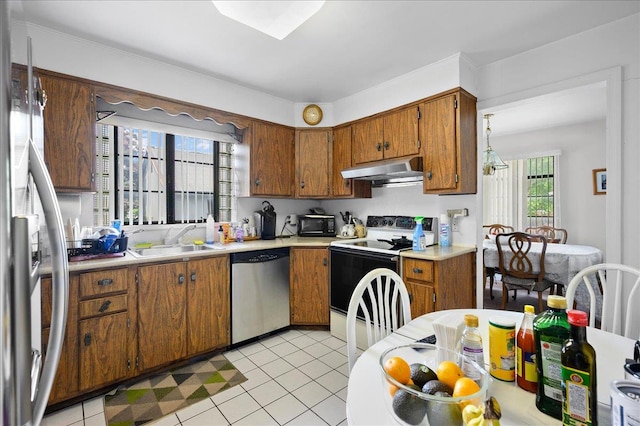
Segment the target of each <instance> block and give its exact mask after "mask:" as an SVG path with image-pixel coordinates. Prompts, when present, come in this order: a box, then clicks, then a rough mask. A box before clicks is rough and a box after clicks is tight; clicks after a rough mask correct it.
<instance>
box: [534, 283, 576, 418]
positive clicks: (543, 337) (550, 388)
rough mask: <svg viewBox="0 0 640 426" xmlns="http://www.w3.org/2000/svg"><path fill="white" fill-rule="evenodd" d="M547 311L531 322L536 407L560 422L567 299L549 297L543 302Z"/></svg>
mask: <svg viewBox="0 0 640 426" xmlns="http://www.w3.org/2000/svg"><path fill="white" fill-rule="evenodd" d="M547 307H548V309H547V310H546V311H543V312H541V313H540V314H538V316H536V318H535V319H534V320H533V340H534V342H535V347H536V371H537V373H538V390H537V392H536V407H538V410H540V411H542V412H543V413H545V414H548V415H549V416H552V417H555V418H556V419H558V420H562V365H561V353H562V346H563V344H564V341H565V340H566V339H568V338H569V321H568V320H567V299H565V298H564V297H562V296H554V295H551V296H549V297H548V298H547Z"/></svg>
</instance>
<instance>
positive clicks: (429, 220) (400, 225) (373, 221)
mask: <svg viewBox="0 0 640 426" xmlns="http://www.w3.org/2000/svg"><path fill="white" fill-rule="evenodd" d="M415 226H416V222H415V221H414V220H413V216H368V217H367V228H389V229H407V230H411V229H413V228H415ZM422 228H423V229H424V230H425V231H431V232H436V231H437V228H438V222H437V219H436V218H435V217H425V218H424V219H423V220H422Z"/></svg>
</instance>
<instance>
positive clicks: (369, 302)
mask: <svg viewBox="0 0 640 426" xmlns="http://www.w3.org/2000/svg"><path fill="white" fill-rule="evenodd" d="M358 308H360V310H361V311H362V316H363V318H364V325H365V329H366V332H367V345H368V346H371V345H373V344H374V343H376V342H378V341H380V340H381V339H383V338H384V337H386V336H388V335H389V334H391V333H393V331H395V330H397V329H398V328H399V327H401V326H402V325H404V324H406V323H408V322H409V321H411V307H410V302H409V293H408V292H407V288H406V286H405V284H404V282H403V281H402V279H401V278H400V276H399V275H398V274H397V273H396V272H394V271H392V270H390V269H386V268H378V269H374V270H373V271H371V272H369V273H368V274H367V275H365V276H364V277H363V278H362V279H361V280H360V282H359V283H358V285H357V286H356V289H355V290H354V292H353V295H352V296H351V300H350V302H349V309H348V312H347V357H348V360H349V370H351V368H352V367H353V364H354V363H355V359H356V356H355V355H356V331H355V328H356V320H357V313H358Z"/></svg>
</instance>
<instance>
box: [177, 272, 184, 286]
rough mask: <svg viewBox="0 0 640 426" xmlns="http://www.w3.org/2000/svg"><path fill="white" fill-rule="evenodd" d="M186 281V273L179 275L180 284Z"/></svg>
mask: <svg viewBox="0 0 640 426" xmlns="http://www.w3.org/2000/svg"><path fill="white" fill-rule="evenodd" d="M182 283H184V274H180V275H178V284H182Z"/></svg>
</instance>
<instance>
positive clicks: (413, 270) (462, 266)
mask: <svg viewBox="0 0 640 426" xmlns="http://www.w3.org/2000/svg"><path fill="white" fill-rule="evenodd" d="M475 265H476V255H475V253H466V254H462V255H460V256H455V257H451V258H448V259H443V260H437V261H434V260H424V259H417V258H410V257H403V258H402V279H403V281H404V283H405V285H406V286H407V291H408V292H409V297H410V299H411V317H412V318H415V317H418V316H420V315H422V314H426V313H429V312H433V311H441V310H445V309H463V308H475V307H476V274H475V267H476V266H475Z"/></svg>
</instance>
